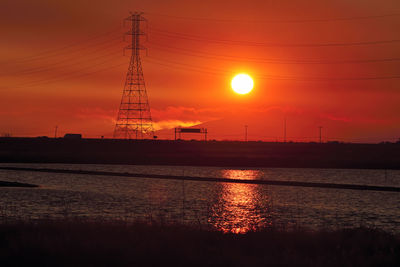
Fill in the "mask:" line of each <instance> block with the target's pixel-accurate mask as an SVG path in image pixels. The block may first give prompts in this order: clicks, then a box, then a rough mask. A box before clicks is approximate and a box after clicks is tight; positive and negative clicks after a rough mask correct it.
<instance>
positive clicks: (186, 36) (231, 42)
mask: <svg viewBox="0 0 400 267" xmlns="http://www.w3.org/2000/svg"><path fill="white" fill-rule="evenodd" d="M150 30H151V31H154V32H156V33H158V34H160V35H162V36H165V37H168V38H174V39H176V38H178V39H183V40H190V41H206V42H212V43H217V44H229V45H240V46H262V47H299V48H301V47H345V46H364V45H382V44H393V43H399V42H400V39H392V40H375V41H360V42H346V43H345V42H338V43H303V44H301V43H273V42H249V41H237V40H229V39H216V38H206V37H203V36H199V35H191V34H186V33H177V32H171V31H165V30H159V29H155V28H152V27H151V28H150Z"/></svg>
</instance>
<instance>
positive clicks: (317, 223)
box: [0, 164, 400, 233]
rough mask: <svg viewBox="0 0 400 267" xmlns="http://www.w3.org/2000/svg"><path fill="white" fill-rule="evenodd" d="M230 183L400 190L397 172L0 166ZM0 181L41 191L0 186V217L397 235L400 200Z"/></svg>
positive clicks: (32, 178) (107, 181) (181, 185)
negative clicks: (368, 230) (362, 229)
mask: <svg viewBox="0 0 400 267" xmlns="http://www.w3.org/2000/svg"><path fill="white" fill-rule="evenodd" d="M0 166H17V167H25V168H28V167H32V168H54V169H72V170H95V171H111V172H130V173H146V174H163V175H174V176H179V175H185V176H199V177H222V178H235V179H271V180H285V181H307V182H329V183H354V184H363V185H380V186H400V171H397V170H387V171H385V170H340V169H284V168H246V169H231V168H218V167H190V166H126V165H89V164H87V165H82V164H0ZM0 180H3V181H18V182H26V183H33V184H38V185H40V187H39V188H34V189H32V188H5V187H3V188H0V194H1V198H0V218H1V219H2V220H12V219H28V220H31V219H39V218H66V217H68V218H71V217H73V218H84V219H121V220H127V221H133V220H144V221H149V220H158V221H164V222H183V223H189V224H202V225H204V224H208V225H212V226H213V227H216V228H218V229H220V230H223V231H226V232H236V233H239V232H246V231H249V230H251V229H255V228H257V227H270V226H279V227H287V228H290V227H294V226H302V227H308V228H311V229H318V228H335V227H354V226H360V225H363V226H369V227H377V228H380V229H383V230H386V231H390V232H396V233H399V232H400V227H399V226H400V209H399V208H400V194H399V193H395V192H376V191H356V190H339V189H322V188H303V187H291V186H285V187H283V186H266V185H251V184H234V183H215V182H198V181H176V180H158V179H146V178H129V177H114V176H95V175H76V174H58V173H44V172H43V173H40V172H30V171H5V170H0Z"/></svg>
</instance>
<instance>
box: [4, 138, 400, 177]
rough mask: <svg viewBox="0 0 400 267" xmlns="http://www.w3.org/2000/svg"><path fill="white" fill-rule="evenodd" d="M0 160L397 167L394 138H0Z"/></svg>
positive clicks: (399, 158)
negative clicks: (367, 141)
mask: <svg viewBox="0 0 400 267" xmlns="http://www.w3.org/2000/svg"><path fill="white" fill-rule="evenodd" d="M0 162H2V163H71V164H126V165H171V166H178V165H179V166H213V167H265V168H333V169H394V170H398V169H400V143H382V144H355V143H335V142H332V143H273V142H256V141H251V142H240V141H207V142H205V141H182V140H178V141H171V140H120V139H78V140H70V139H65V138H0Z"/></svg>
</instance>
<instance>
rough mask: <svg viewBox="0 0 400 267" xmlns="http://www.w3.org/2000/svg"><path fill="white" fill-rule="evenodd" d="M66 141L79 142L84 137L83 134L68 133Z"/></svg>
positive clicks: (65, 137)
mask: <svg viewBox="0 0 400 267" xmlns="http://www.w3.org/2000/svg"><path fill="white" fill-rule="evenodd" d="M64 139H70V140H79V139H82V135H81V134H73V133H67V134H65V135H64Z"/></svg>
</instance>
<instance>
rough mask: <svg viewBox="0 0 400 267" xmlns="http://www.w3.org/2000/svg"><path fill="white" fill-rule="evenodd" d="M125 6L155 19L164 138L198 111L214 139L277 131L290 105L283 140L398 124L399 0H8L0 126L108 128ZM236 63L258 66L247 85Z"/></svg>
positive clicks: (157, 118)
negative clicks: (238, 82) (237, 89)
mask: <svg viewBox="0 0 400 267" xmlns="http://www.w3.org/2000/svg"><path fill="white" fill-rule="evenodd" d="M305 2H307V3H305ZM129 11H143V12H145V14H146V15H145V17H146V18H147V19H148V21H149V24H148V28H147V30H148V40H143V41H144V44H145V45H146V46H147V47H148V55H147V56H146V55H145V53H143V54H142V61H143V71H144V77H145V80H146V86H147V91H148V95H149V100H150V106H151V112H152V116H153V119H154V122H155V127H156V128H157V129H160V128H161V129H163V130H161V131H160V132H158V136H159V138H162V139H165V138H173V136H174V134H173V130H172V128H173V127H175V126H178V125H185V126H190V125H194V124H200V126H201V127H207V128H208V132H209V138H210V139H217V140H222V139H228V140H243V138H244V125H248V137H249V140H267V141H272V140H273V141H275V140H282V138H283V124H284V123H283V121H284V117H285V116H286V118H287V136H288V139H289V140H296V141H315V140H317V139H318V135H319V132H318V126H323V137H324V140H339V141H353V142H379V141H384V140H387V141H397V140H398V138H399V137H400V116H399V115H400V105H399V103H400V88H399V86H400V49H399V48H400V41H399V40H400V36H399V30H398V29H399V28H400V2H399V1H398V0H392V1H391V0H369V1H365V0H357V1H356V0H341V1H317V0H316V1H300V0H293V1H277V0H276V1H265V0H258V1H257V0H248V1H208V0H203V1H161V0H152V1H105V0H98V1H96V5H94V4H93V1H64V0H63V1H61V0H60V1H51V0H48V1H45V0H38V1H30V0H22V1H11V0H5V1H4V0H3V1H2V2H1V4H0V32H1V36H2V38H1V41H0V81H1V82H0V134H2V133H11V134H12V135H13V136H39V135H47V136H54V127H55V126H56V125H58V129H59V132H58V134H59V135H63V134H65V133H67V132H76V133H82V134H83V136H84V137H96V138H97V137H100V136H105V137H112V132H113V130H114V124H115V119H116V115H117V111H118V108H119V102H120V98H121V94H122V90H123V84H124V79H125V75H126V71H127V67H128V63H129V57H127V56H123V53H122V51H123V47H124V46H126V45H127V43H124V42H123V40H122V35H123V34H122V33H123V32H124V31H126V30H127V28H123V27H122V19H123V18H125V17H127V16H128V15H129ZM375 41H379V42H380V41H388V42H383V43H382V42H380V43H376V44H366V43H368V42H375ZM321 44H322V45H321ZM338 44H342V45H338ZM350 44H351V45H350ZM238 72H247V73H248V74H250V75H251V76H253V77H254V80H255V81H254V82H255V87H254V90H253V91H252V92H251V93H250V94H249V95H246V96H239V95H237V94H235V93H233V92H232V90H231V88H230V80H231V78H232V77H233V75H234V74H236V73H238ZM366 78H368V79H366ZM188 138H197V137H196V136H188Z"/></svg>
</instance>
